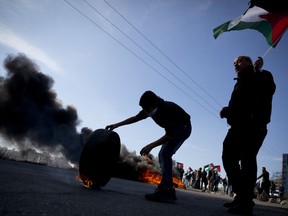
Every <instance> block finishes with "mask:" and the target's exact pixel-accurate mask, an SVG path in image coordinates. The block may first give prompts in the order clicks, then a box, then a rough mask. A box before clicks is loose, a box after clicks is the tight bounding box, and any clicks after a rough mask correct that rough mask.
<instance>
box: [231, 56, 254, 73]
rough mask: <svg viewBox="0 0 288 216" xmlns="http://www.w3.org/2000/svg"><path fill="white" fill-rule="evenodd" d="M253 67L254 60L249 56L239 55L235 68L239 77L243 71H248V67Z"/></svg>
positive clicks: (235, 61)
mask: <svg viewBox="0 0 288 216" xmlns="http://www.w3.org/2000/svg"><path fill="white" fill-rule="evenodd" d="M252 67H253V62H252V60H251V58H250V57H249V56H238V57H237V58H236V59H235V60H234V68H235V71H236V73H237V76H238V77H239V75H240V74H241V73H242V72H243V71H247V69H249V68H252Z"/></svg>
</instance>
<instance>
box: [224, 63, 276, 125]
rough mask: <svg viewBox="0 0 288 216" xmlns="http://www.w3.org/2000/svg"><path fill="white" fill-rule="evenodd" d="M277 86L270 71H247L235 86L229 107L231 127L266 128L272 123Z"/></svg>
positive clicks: (228, 116)
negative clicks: (274, 95)
mask: <svg viewBox="0 0 288 216" xmlns="http://www.w3.org/2000/svg"><path fill="white" fill-rule="evenodd" d="M275 89H276V85H275V83H274V80H273V76H272V74H271V73H270V72H269V71H261V72H260V71H258V72H254V71H253V69H252V68H250V69H249V70H247V71H245V72H244V73H243V74H242V76H241V77H240V78H238V79H237V82H236V84H235V86H234V90H233V92H232V95H231V99H230V101H229V105H228V114H227V122H228V124H229V125H231V126H236V127H237V126H240V127H242V126H248V125H251V126H253V125H256V126H265V125H266V124H268V123H269V122H270V118H271V111H272V98H273V94H274V92H275Z"/></svg>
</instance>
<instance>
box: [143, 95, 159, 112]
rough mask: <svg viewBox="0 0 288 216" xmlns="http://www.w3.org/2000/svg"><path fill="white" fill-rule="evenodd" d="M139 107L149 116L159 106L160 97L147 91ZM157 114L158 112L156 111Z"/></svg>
mask: <svg viewBox="0 0 288 216" xmlns="http://www.w3.org/2000/svg"><path fill="white" fill-rule="evenodd" d="M139 105H140V106H141V107H142V109H143V110H144V112H145V113H147V114H148V115H149V114H150V113H151V112H153V111H154V110H155V109H156V108H157V105H158V96H157V95H156V94H155V93H154V92H152V91H146V92H144V94H143V95H142V96H141V98H140V101H139ZM155 112H156V111H155Z"/></svg>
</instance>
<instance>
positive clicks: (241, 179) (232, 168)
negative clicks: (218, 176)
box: [222, 126, 267, 204]
mask: <svg viewBox="0 0 288 216" xmlns="http://www.w3.org/2000/svg"><path fill="white" fill-rule="evenodd" d="M266 134H267V129H266V127H261V128H260V127H257V128H256V127H249V126H247V127H244V128H235V127H231V128H230V129H229V131H228V133H227V135H226V137H225V140H224V142H223V152H222V161H223V166H224V169H225V171H226V173H227V176H228V179H229V182H230V183H231V185H232V188H233V192H235V193H236V197H235V199H236V200H238V201H240V202H241V203H243V204H250V203H251V202H252V199H253V197H254V188H255V184H256V179H257V154H258V151H259V149H260V147H261V145H262V143H263V141H264V139H265V137H266Z"/></svg>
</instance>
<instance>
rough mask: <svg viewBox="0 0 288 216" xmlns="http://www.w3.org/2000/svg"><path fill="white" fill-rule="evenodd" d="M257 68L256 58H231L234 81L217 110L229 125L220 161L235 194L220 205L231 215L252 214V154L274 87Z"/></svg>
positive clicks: (260, 138) (254, 167)
mask: <svg viewBox="0 0 288 216" xmlns="http://www.w3.org/2000/svg"><path fill="white" fill-rule="evenodd" d="M261 67H262V65H259V66H258V63H257V61H256V64H255V67H254V64H253V62H252V60H251V58H250V57H249V56H238V57H237V58H235V60H234V68H235V71H236V74H237V78H236V84H235V86H234V89H233V92H232V94H231V98H230V101H229V104H228V106H227V107H224V108H222V110H221V111H220V117H221V118H226V119H227V123H228V124H229V125H230V128H229V130H228V133H227V135H226V137H225V139H224V141H223V151H222V162H223V166H224V169H225V171H226V173H227V176H228V179H229V182H230V183H231V185H232V188H233V192H235V193H236V196H235V197H234V200H233V202H230V203H225V204H224V207H226V208H228V211H229V212H230V213H233V214H240V215H252V214H253V207H254V205H255V203H254V202H253V197H254V187H255V182H256V178H257V159H256V157H257V154H258V151H259V149H260V147H261V146H262V143H263V141H264V139H265V137H266V134H267V124H268V123H269V122H270V116H271V108H272V97H273V94H274V92H275V88H276V86H275V83H274V80H273V77H272V79H268V78H267V77H266V76H265V75H264V76H262V75H263V72H260V69H261ZM266 78H267V79H266ZM270 78H271V77H270ZM266 85H269V88H267V86H266ZM270 87H271V88H270Z"/></svg>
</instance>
